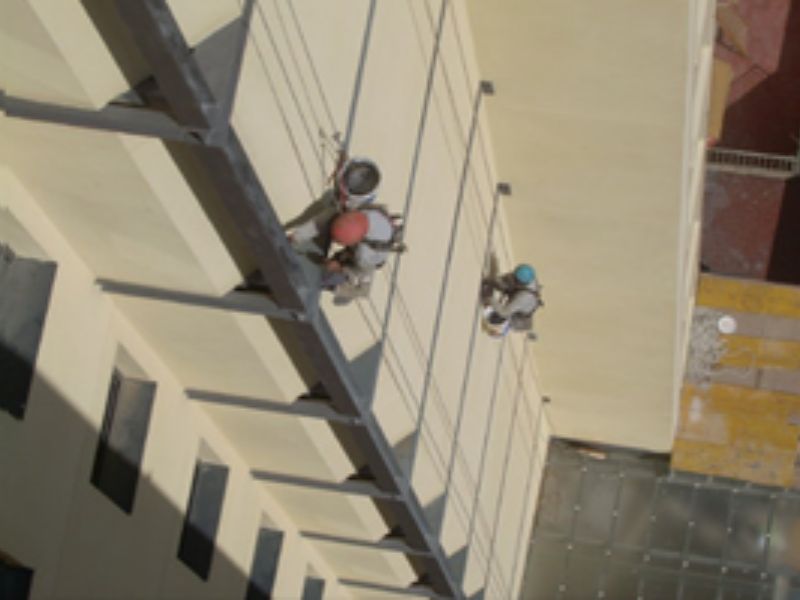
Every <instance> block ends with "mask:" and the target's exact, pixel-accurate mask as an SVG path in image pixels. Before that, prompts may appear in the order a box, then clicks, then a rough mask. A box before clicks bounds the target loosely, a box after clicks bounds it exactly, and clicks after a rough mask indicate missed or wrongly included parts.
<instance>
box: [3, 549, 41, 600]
mask: <svg viewBox="0 0 800 600" xmlns="http://www.w3.org/2000/svg"><path fill="white" fill-rule="evenodd" d="M32 581H33V571H31V570H30V569H28V568H26V567H23V566H22V565H20V564H18V563H17V562H16V561H14V560H13V559H11V558H10V557H8V556H6V555H5V554H3V553H2V552H0V598H2V599H3V600H28V596H29V595H30V591H31V582H32Z"/></svg>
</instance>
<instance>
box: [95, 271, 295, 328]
mask: <svg viewBox="0 0 800 600" xmlns="http://www.w3.org/2000/svg"><path fill="white" fill-rule="evenodd" d="M97 284H98V285H99V286H100V288H101V289H102V290H103V291H104V292H106V293H109V294H115V295H118V296H129V297H132V298H141V299H144V300H158V301H161V302H170V303H173V304H184V305H187V306H199V307H202V308H214V309H219V310H226V311H231V312H241V313H249V314H256V315H263V316H265V317H267V318H268V319H280V320H284V321H303V320H305V318H306V317H305V315H304V314H303V313H302V312H299V311H294V310H287V309H285V308H281V307H279V306H278V305H277V304H276V303H275V302H274V301H273V300H271V299H270V298H268V297H267V296H265V295H264V294H262V293H258V292H230V293H228V294H226V295H225V296H222V297H214V296H208V295H205V294H197V293H194V292H184V291H180V290H169V289H165V288H158V287H153V286H149V285H140V284H138V283H129V282H127V281H116V280H113V279H102V278H101V279H98V280H97Z"/></svg>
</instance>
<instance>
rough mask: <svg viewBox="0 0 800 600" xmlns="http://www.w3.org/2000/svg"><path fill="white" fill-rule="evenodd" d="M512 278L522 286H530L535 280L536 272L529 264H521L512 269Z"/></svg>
mask: <svg viewBox="0 0 800 600" xmlns="http://www.w3.org/2000/svg"><path fill="white" fill-rule="evenodd" d="M514 278H515V279H516V280H517V281H519V282H520V283H521V284H522V285H530V284H531V283H533V280H534V279H536V271H534V269H533V267H532V266H530V265H529V264H526V263H522V264H521V265H517V268H516V269H514Z"/></svg>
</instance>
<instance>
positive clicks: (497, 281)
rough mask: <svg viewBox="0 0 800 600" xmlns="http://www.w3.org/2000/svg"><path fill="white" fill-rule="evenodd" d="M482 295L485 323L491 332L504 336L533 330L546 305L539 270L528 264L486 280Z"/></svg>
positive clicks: (482, 287)
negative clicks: (510, 332)
mask: <svg viewBox="0 0 800 600" xmlns="http://www.w3.org/2000/svg"><path fill="white" fill-rule="evenodd" d="M481 295H482V297H483V302H484V305H485V306H486V309H487V310H486V313H485V317H486V321H487V324H488V325H489V328H490V330H492V331H497V332H502V333H500V335H503V334H505V333H506V332H507V331H508V330H512V331H531V329H532V328H533V314H534V313H535V312H536V311H537V310H538V309H539V307H541V306H544V302H543V301H542V286H541V285H540V284H539V281H538V279H537V278H536V270H535V269H534V268H533V267H532V266H531V265H529V264H527V263H522V264H519V265H517V266H516V268H515V269H514V270H513V271H510V272H509V273H505V274H503V275H499V276H496V277H488V278H486V279H484V280H483V285H482V286H481Z"/></svg>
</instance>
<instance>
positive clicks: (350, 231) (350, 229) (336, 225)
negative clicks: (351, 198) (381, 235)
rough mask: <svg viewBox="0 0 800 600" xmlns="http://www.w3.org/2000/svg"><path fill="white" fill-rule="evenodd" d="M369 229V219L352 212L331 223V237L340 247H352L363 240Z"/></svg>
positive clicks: (364, 215)
mask: <svg viewBox="0 0 800 600" xmlns="http://www.w3.org/2000/svg"><path fill="white" fill-rule="evenodd" d="M368 229H369V218H367V215H366V214H364V213H363V212H361V211H358V210H353V211H348V212H346V213H343V214H341V215H339V216H338V217H336V218H335V219H334V220H333V223H331V237H332V238H333V241H334V242H337V243H339V244H341V245H342V246H353V245H355V244H357V243H358V242H360V241H361V240H363V239H364V237H365V236H366V235H367V230H368Z"/></svg>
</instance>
